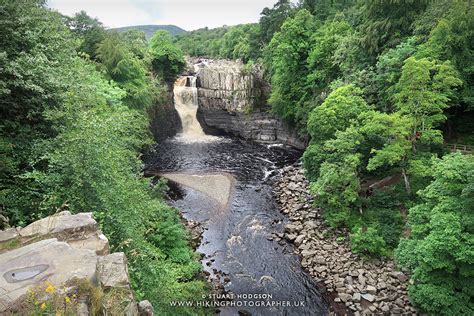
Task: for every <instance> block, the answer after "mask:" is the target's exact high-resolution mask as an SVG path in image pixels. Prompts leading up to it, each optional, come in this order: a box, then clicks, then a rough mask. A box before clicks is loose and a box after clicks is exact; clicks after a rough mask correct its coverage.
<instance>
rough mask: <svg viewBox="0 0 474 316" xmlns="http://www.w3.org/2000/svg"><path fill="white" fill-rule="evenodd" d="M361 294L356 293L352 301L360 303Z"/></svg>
mask: <svg viewBox="0 0 474 316" xmlns="http://www.w3.org/2000/svg"><path fill="white" fill-rule="evenodd" d="M361 297H362V296H361V294H360V293H354V295H352V300H353V301H354V302H360V299H361Z"/></svg>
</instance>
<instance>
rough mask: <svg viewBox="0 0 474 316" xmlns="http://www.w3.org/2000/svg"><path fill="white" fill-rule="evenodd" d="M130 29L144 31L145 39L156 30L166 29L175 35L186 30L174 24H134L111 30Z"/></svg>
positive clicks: (121, 30)
mask: <svg viewBox="0 0 474 316" xmlns="http://www.w3.org/2000/svg"><path fill="white" fill-rule="evenodd" d="M131 29H137V30H140V31H143V32H145V36H146V38H147V39H150V38H151V37H152V36H153V33H155V32H156V31H158V30H165V31H168V32H169V33H170V34H171V35H173V36H176V35H178V34H181V33H185V32H186V31H185V30H183V29H182V28H180V27H179V26H176V25H134V26H124V27H117V28H113V29H111V30H114V31H117V32H126V31H128V30H131Z"/></svg>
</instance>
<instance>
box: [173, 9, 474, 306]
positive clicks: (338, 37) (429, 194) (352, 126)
mask: <svg viewBox="0 0 474 316" xmlns="http://www.w3.org/2000/svg"><path fill="white" fill-rule="evenodd" d="M176 43H177V45H178V46H180V47H181V48H182V49H183V50H185V51H186V52H187V53H189V54H191V55H195V56H203V57H214V58H234V59H235V58H239V59H241V60H243V61H244V62H246V63H260V64H262V65H264V68H265V72H266V77H267V79H268V80H269V81H270V82H271V86H272V90H271V94H270V96H269V99H268V102H269V104H270V105H271V109H272V111H273V112H274V113H276V114H278V115H279V116H281V117H282V118H284V119H285V120H286V121H287V122H288V123H290V124H291V125H292V126H293V127H294V128H295V129H297V130H298V131H299V133H300V135H301V136H302V137H307V138H308V139H309V146H308V148H307V149H306V151H305V153H304V156H303V162H304V166H305V169H306V175H307V177H308V178H309V180H310V181H311V190H312V194H313V195H314V196H315V204H316V206H318V207H321V208H322V209H323V210H324V216H325V219H326V222H327V223H328V224H329V225H331V226H339V227H345V228H347V230H348V232H349V235H350V239H351V242H352V247H353V250H354V251H356V252H359V253H363V254H366V255H368V256H389V257H392V256H395V259H396V262H397V263H398V264H399V267H400V268H402V269H405V270H408V271H409V272H411V279H412V280H411V282H412V283H413V284H412V285H411V286H410V297H411V300H412V301H413V302H414V303H415V304H416V305H417V306H418V307H419V308H420V309H421V310H422V311H425V312H429V313H432V314H445V315H465V314H472V313H474V305H473V302H472V298H473V296H474V286H473V284H474V275H473V274H472V271H473V268H474V253H473V243H474V227H473V226H472V222H473V220H474V193H473V191H472V188H473V185H474V168H473V159H474V158H473V156H472V152H469V151H467V152H464V155H462V154H459V153H457V154H451V153H450V150H449V148H448V147H447V146H445V144H446V143H461V144H463V145H467V146H473V145H474V144H473V135H474V126H473V124H472V122H473V118H474V90H473V86H474V82H473V80H474V79H473V78H474V47H473V45H474V8H473V5H472V2H471V1H468V0H455V1H451V0H439V1H424V0H406V1H389V0H387V1H375V0H374V1H356V0H349V1H347V0H346V1H342V0H341V1H337V0H335V1H329V0H302V1H300V2H299V3H298V4H297V5H293V4H291V2H290V1H287V0H279V1H278V2H277V3H276V4H275V5H274V6H273V7H272V8H265V9H264V10H263V11H262V14H261V19H260V22H259V23H258V24H251V25H240V26H233V27H223V28H219V29H213V30H208V29H202V30H198V31H194V32H190V33H187V34H183V35H180V36H179V37H178V38H177V40H176Z"/></svg>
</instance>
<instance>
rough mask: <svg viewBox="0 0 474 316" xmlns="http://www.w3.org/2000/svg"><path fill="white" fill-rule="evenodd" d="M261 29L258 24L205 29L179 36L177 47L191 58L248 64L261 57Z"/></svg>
mask: <svg viewBox="0 0 474 316" xmlns="http://www.w3.org/2000/svg"><path fill="white" fill-rule="evenodd" d="M259 29H260V27H259V25H258V24H243V25H235V26H224V27H220V28H215V29H211V30H210V29H208V28H204V29H199V30H196V31H192V32H188V33H185V34H182V35H180V36H178V37H177V39H176V45H177V46H178V47H180V48H181V49H182V50H183V51H184V52H186V54H189V55H191V56H198V57H208V58H227V59H241V60H242V61H243V62H245V63H247V62H249V61H250V60H253V61H256V60H257V59H258V58H259V57H260V55H261V48H262V47H261V46H262V45H261V43H259V40H258V32H259Z"/></svg>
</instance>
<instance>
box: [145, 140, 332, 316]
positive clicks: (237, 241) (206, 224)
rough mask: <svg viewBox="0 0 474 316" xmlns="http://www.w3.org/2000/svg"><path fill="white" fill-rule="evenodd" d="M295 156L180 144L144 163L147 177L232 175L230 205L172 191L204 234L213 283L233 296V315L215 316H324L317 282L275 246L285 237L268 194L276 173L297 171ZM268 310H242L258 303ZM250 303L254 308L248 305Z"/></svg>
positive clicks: (232, 143)
mask: <svg viewBox="0 0 474 316" xmlns="http://www.w3.org/2000/svg"><path fill="white" fill-rule="evenodd" d="M299 156H300V153H299V152H297V151H295V150H293V149H291V148H287V147H283V146H275V145H261V144H256V143H251V142H246V141H243V140H239V139H232V138H219V139H214V140H213V141H208V142H183V141H180V140H179V138H178V139H177V140H176V139H175V140H173V139H171V140H168V141H165V142H163V143H161V144H158V145H156V146H155V147H154V148H153V150H152V151H151V152H150V153H149V154H148V155H147V157H146V170H147V173H150V174H162V173H166V172H185V173H190V174H199V175H206V174H224V175H231V176H232V178H233V187H232V190H231V193H230V197H229V200H228V203H227V205H225V206H223V205H222V204H219V203H216V200H215V199H213V198H212V197H210V196H209V195H208V194H205V193H203V192H205V191H200V190H195V189H192V188H190V187H187V186H184V185H178V186H177V187H175V188H174V190H173V194H171V196H173V199H172V200H171V201H170V203H171V204H172V205H173V206H175V207H176V208H178V209H179V210H181V212H182V214H183V216H184V217H185V218H187V219H190V220H194V221H197V222H199V223H200V224H201V225H202V227H203V228H204V229H205V230H204V233H203V238H202V241H201V245H200V246H199V248H198V249H197V251H199V252H201V253H203V254H204V258H203V260H202V264H203V267H204V269H205V270H207V271H208V272H209V273H210V274H211V276H213V277H216V278H220V280H221V282H223V283H224V284H225V290H226V291H229V293H233V294H234V298H235V299H234V301H235V302H236V305H237V304H239V305H240V306H234V307H224V308H220V315H237V314H238V312H239V311H240V313H241V314H242V313H244V312H248V313H251V315H325V314H327V306H326V304H325V303H324V301H323V299H322V296H321V294H320V293H319V291H318V288H317V285H316V284H315V282H314V281H313V280H312V279H311V278H310V277H309V276H308V275H307V274H306V273H305V272H304V271H303V270H302V268H301V266H300V263H299V259H298V257H297V255H295V254H293V246H292V245H291V244H289V243H287V242H286V241H284V240H279V241H277V240H275V238H272V236H274V234H278V233H283V231H284V225H285V218H284V216H283V215H282V214H281V213H280V212H279V210H278V207H277V205H276V204H275V201H274V198H273V193H272V182H273V181H274V178H275V175H277V174H278V172H279V170H280V169H281V168H283V167H285V166H287V165H289V164H292V163H294V162H295V161H296V160H297V159H298V158H299ZM256 294H260V295H265V296H268V299H266V300H264V301H266V302H269V303H266V304H274V305H275V306H273V307H271V306H265V307H261V306H260V307H256V306H245V304H247V305H252V304H257V303H256V302H257V301H262V299H244V297H245V295H247V296H250V295H256ZM251 301H253V303H252V302H251Z"/></svg>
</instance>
